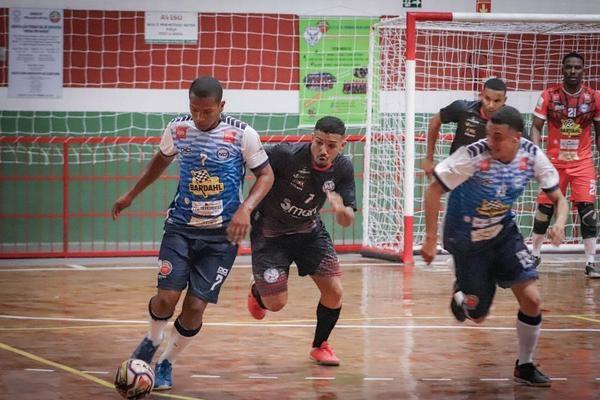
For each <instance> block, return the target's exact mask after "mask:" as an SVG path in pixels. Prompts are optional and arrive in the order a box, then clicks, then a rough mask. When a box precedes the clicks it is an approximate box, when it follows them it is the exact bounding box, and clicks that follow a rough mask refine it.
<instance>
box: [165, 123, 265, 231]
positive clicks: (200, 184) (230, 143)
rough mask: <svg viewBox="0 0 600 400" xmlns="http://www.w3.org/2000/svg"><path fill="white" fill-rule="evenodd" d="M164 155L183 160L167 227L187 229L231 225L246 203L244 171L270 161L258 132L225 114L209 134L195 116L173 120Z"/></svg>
mask: <svg viewBox="0 0 600 400" xmlns="http://www.w3.org/2000/svg"><path fill="white" fill-rule="evenodd" d="M160 151H161V152H162V153H163V154H164V155H165V156H168V157H171V156H175V155H177V156H178V158H179V183H178V186H177V193H176V194H175V197H174V199H173V202H172V203H171V205H170V206H169V210H168V215H167V220H166V223H167V224H173V225H176V226H184V227H196V228H203V229H212V228H221V227H225V226H227V224H228V223H229V221H230V220H231V217H232V216H233V214H234V213H235V212H236V210H237V209H238V207H239V205H240V204H241V201H242V185H243V181H244V176H245V167H246V166H247V167H248V168H250V169H252V170H258V169H260V168H262V166H264V165H265V164H266V163H268V159H267V154H266V153H265V151H264V149H263V147H262V145H261V142H260V138H259V136H258V133H257V132H256V131H255V130H254V129H252V128H251V127H250V126H249V125H247V124H246V123H244V122H242V121H239V120H237V119H235V118H232V117H229V116H226V115H224V114H222V115H221V120H220V122H219V124H218V125H217V126H216V127H215V128H214V129H212V130H210V131H208V132H204V131H201V130H199V129H198V128H197V127H196V125H195V124H194V121H193V120H192V117H191V115H186V116H182V117H178V118H175V119H173V120H172V121H171V122H169V124H168V125H167V127H166V128H165V130H164V132H163V136H162V139H161V143H160Z"/></svg>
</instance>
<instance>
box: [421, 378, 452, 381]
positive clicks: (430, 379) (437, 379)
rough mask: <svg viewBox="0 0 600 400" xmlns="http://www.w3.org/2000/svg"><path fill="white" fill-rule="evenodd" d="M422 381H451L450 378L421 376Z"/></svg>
mask: <svg viewBox="0 0 600 400" xmlns="http://www.w3.org/2000/svg"><path fill="white" fill-rule="evenodd" d="M421 380H422V381H451V380H452V379H451V378H421Z"/></svg>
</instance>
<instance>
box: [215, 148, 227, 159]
mask: <svg viewBox="0 0 600 400" xmlns="http://www.w3.org/2000/svg"><path fill="white" fill-rule="evenodd" d="M217 158H218V159H219V160H222V161H225V160H227V159H228V158H229V150H227V149H226V148H224V147H221V148H220V149H219V150H217Z"/></svg>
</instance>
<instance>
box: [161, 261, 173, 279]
mask: <svg viewBox="0 0 600 400" xmlns="http://www.w3.org/2000/svg"><path fill="white" fill-rule="evenodd" d="M158 266H159V270H158V273H159V275H161V276H168V275H169V274H170V273H171V271H173V265H171V263H170V262H169V261H167V260H158Z"/></svg>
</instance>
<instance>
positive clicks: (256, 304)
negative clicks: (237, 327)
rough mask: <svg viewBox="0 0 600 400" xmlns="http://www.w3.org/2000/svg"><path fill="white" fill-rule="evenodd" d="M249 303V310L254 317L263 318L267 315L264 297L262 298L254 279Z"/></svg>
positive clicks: (251, 284) (249, 292)
mask: <svg viewBox="0 0 600 400" xmlns="http://www.w3.org/2000/svg"><path fill="white" fill-rule="evenodd" d="M247 305H248V311H249V312H250V315H252V317H254V319H263V318H264V317H265V315H267V308H266V307H265V306H264V304H263V303H262V299H261V298H260V293H258V289H257V288H256V283H255V282H254V279H252V282H251V283H250V290H249V291H248V300H247Z"/></svg>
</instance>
